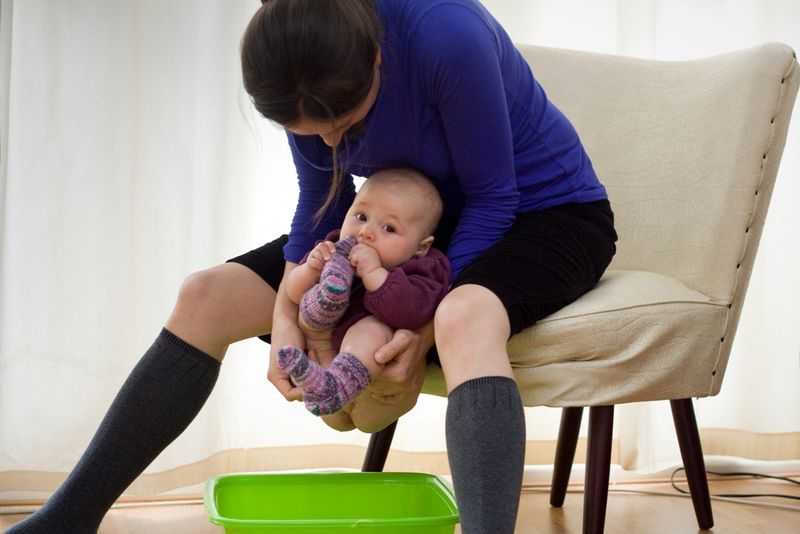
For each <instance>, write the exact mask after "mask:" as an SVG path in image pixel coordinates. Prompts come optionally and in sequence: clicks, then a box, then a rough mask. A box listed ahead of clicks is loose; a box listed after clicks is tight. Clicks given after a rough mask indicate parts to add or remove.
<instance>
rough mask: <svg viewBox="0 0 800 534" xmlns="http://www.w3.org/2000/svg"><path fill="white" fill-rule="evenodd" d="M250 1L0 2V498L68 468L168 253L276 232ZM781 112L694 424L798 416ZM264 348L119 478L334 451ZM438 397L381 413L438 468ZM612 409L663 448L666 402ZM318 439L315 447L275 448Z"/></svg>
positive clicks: (538, 13) (659, 35) (755, 13)
mask: <svg viewBox="0 0 800 534" xmlns="http://www.w3.org/2000/svg"><path fill="white" fill-rule="evenodd" d="M485 3H486V5H487V7H488V8H489V9H490V10H491V11H492V12H493V13H495V14H496V16H497V17H498V18H499V19H500V20H501V21H502V22H503V23H504V24H505V25H506V27H507V29H508V31H509V33H510V34H511V36H512V37H513V38H514V39H515V40H516V41H519V42H527V43H534V44H539V45H546V46H558V47H566V48H576V49H585V50H593V51H601V52H607V53H618V54H625V55H634V56H640V57H649V58H658V59H688V58H695V57H702V56H706V55H710V54H716V53H721V52H726V51H730V50H735V49H739V48H744V47H747V46H750V45H754V44H757V43H761V42H764V41H783V42H786V43H788V44H789V45H791V46H793V47H794V48H795V49H800V29H798V25H797V23H796V21H798V20H800V3H798V2H794V1H791V0H786V1H778V0H768V1H765V0H751V1H744V0H735V1H734V0H731V1H722V0H716V1H712V0H707V1H703V2H696V1H689V0H681V1H676V0H673V1H656V0H649V1H648V0H641V1H639V0H618V1H613V0H605V1H599V0H583V1H577V0H571V1H559V2H557V1H554V0H549V1H548V0H539V1H534V0H528V1H526V2H517V1H512V0H486V2H485ZM258 4H259V2H258V1H257V0H235V1H231V0H203V1H198V0H170V1H168V2H162V1H156V0H147V1H135V2H134V1H122V0H74V1H71V2H48V1H46V0H21V1H20V0H18V1H16V2H13V1H10V0H0V6H1V7H2V12H0V28H1V30H2V35H0V47H2V48H1V49H0V90H1V91H2V92H0V149H1V151H0V158H1V159H0V172H2V174H0V215H1V217H0V221H2V222H0V232H2V233H1V234H0V236H1V237H0V259H2V263H1V264H0V500H2V499H3V497H8V496H17V495H19V494H20V493H21V492H24V491H47V490H49V489H52V487H54V485H55V484H57V482H58V480H59V479H60V478H63V475H64V473H65V472H67V471H68V470H69V469H70V468H71V467H72V466H73V465H74V463H75V461H76V460H77V458H78V457H79V455H80V454H81V452H82V451H83V449H84V448H85V446H86V444H87V443H88V441H89V439H90V438H91V435H92V434H93V432H94V430H95V428H96V426H97V424H98V422H99V421H100V419H101V417H102V415H103V413H104V412H105V410H106V408H107V406H108V405H109V403H110V402H111V400H112V398H113V396H114V395H115V393H116V391H117V390H118V389H119V386H120V385H121V384H122V382H123V381H124V379H125V377H126V376H127V374H128V372H129V371H130V369H131V368H132V367H133V365H134V364H135V362H136V361H137V360H138V358H139V357H140V355H141V354H142V353H143V352H144V351H145V350H146V349H147V347H148V346H149V344H150V343H151V342H152V340H153V339H154V338H155V336H156V334H157V333H158V331H159V329H160V328H161V326H162V325H163V322H164V320H165V319H166V317H167V315H168V313H169V311H170V309H171V306H172V304H173V303H174V299H175V296H176V293H177V290H178V288H179V286H180V283H181V281H182V280H183V279H184V277H185V276H186V275H187V274H189V273H190V272H192V271H194V270H198V269H202V268H204V267H208V266H211V265H214V264H217V263H219V262H222V261H224V260H226V259H227V258H229V257H232V256H234V255H237V254H239V253H241V252H244V251H246V250H249V249H250V248H253V247H256V246H258V245H260V244H262V243H263V242H265V241H267V240H269V239H271V238H273V237H274V236H276V235H278V234H280V233H282V232H284V231H286V229H287V227H288V223H287V222H288V220H289V218H290V216H291V212H292V208H293V204H294V201H295V195H296V192H295V189H296V185H295V178H294V172H293V169H292V164H291V159H290V157H289V154H288V150H287V148H286V146H285V139H284V136H283V134H282V133H281V132H280V131H279V130H278V129H276V128H274V127H272V126H270V125H269V124H265V121H263V120H260V119H259V118H258V117H257V116H256V114H255V112H254V111H253V110H252V108H251V106H250V103H249V101H248V99H247V97H246V95H245V94H244V91H243V89H242V87H241V81H240V72H239V64H238V56H237V50H238V44H239V39H240V37H241V34H242V32H243V30H244V28H245V26H246V24H247V21H248V20H249V17H250V16H251V15H252V13H253V12H254V11H255V10H256V9H257V7H258ZM798 121H800V117H798V114H797V113H796V114H795V121H794V124H793V126H792V129H791V131H790V133H789V139H788V142H787V146H786V150H785V153H784V158H783V163H782V167H781V173H780V176H779V178H778V184H777V186H776V189H775V196H774V200H773V203H772V207H771V210H770V214H769V216H768V220H767V225H766V229H765V232H764V236H763V240H762V245H761V252H760V257H759V259H758V261H757V264H756V270H755V272H754V274H753V279H752V282H751V286H750V295H749V297H748V301H747V304H746V306H745V309H744V312H743V315H742V320H741V326H740V329H739V334H738V336H737V339H736V342H735V345H734V348H733V354H732V357H731V363H730V366H729V369H728V373H727V376H726V379H725V384H724V385H723V389H722V394H721V395H719V396H718V397H715V398H710V399H702V400H700V401H699V402H697V403H696V408H697V412H698V420H699V424H700V426H701V427H703V428H704V429H733V430H739V431H745V432H747V433H750V434H757V435H762V434H772V433H784V434H786V433H794V434H793V435H794V436H795V437H796V436H797V433H798V432H800V393H798V392H800V388H798V382H800V369H798V353H800V328H797V326H798V324H797V317H798V314H797V313H796V312H795V311H794V310H793V305H794V304H795V303H796V302H797V301H798V300H800V251H799V250H798V246H797V238H796V229H797V228H798V227H800V212H798V211H797V210H796V199H797V198H800V195H799V194H798V193H800V191H798V188H800V181H798V180H797V178H798V173H800V133H798V132H800V124H798ZM266 369H267V346H266V345H265V344H264V343H262V342H260V341H257V340H251V341H247V342H243V343H239V344H236V345H234V346H233V347H232V348H231V350H230V351H229V354H228V357H227V358H226V361H225V364H224V365H223V369H222V373H221V376H220V379H219V382H218V385H217V388H216V389H215V391H214V393H213V394H212V396H211V399H210V400H209V402H208V404H207V405H206V407H205V408H204V409H203V411H202V412H201V414H200V416H199V417H198V418H197V420H196V421H195V422H194V423H193V424H192V425H191V426H190V427H189V429H188V430H187V431H186V432H185V433H184V434H183V435H182V436H181V437H180V438H179V439H178V440H177V441H176V442H175V443H174V444H173V445H171V446H170V447H169V448H168V449H167V450H166V451H165V452H164V453H163V454H162V455H161V456H160V457H159V458H158V459H157V460H156V462H155V463H154V464H153V465H152V466H151V467H150V468H149V469H148V470H147V473H148V474H158V473H171V472H172V473H174V472H179V473H181V475H180V476H175V477H171V478H169V481H168V482H166V483H160V484H153V485H146V484H144V485H141V486H140V488H139V490H140V491H141V492H149V491H161V490H163V489H166V488H171V487H178V486H186V485H189V484H193V483H196V482H199V481H200V480H202V479H203V478H204V477H205V476H207V471H203V470H202V469H201V470H192V469H191V468H190V467H191V466H196V465H198V463H200V462H203V461H207V460H208V459H209V458H214V459H215V461H214V462H213V465H212V467H211V469H212V470H224V469H232V468H241V467H244V468H247V469H252V470H256V469H259V468H264V467H266V468H275V467H276V466H279V467H280V466H282V467H303V466H323V465H324V466H329V467H336V466H338V465H340V464H341V463H347V464H348V465H350V464H352V462H353V460H352V458H353V457H354V455H355V456H357V455H359V454H361V450H360V449H358V448H354V447H353V446H361V445H364V444H365V443H366V436H364V435H362V434H359V433H357V432H351V433H344V434H340V433H336V432H334V431H331V430H328V429H327V427H325V426H324V425H322V424H321V423H320V422H319V421H317V420H315V419H314V418H313V417H311V416H309V415H307V414H306V413H305V412H304V409H303V407H302V406H301V405H300V404H299V403H291V404H289V403H286V402H284V401H283V400H282V398H281V397H280V396H279V395H278V394H277V392H276V391H275V390H274V389H273V388H272V386H271V385H269V383H268V382H267V380H266ZM444 406H445V404H444V400H443V399H439V398H431V397H423V398H422V399H421V400H420V403H419V404H418V406H417V408H415V409H414V410H413V411H412V412H411V413H410V414H409V415H408V416H406V417H404V418H403V419H402V421H401V423H400V425H399V428H398V433H397V436H396V438H395V445H394V448H395V449H396V450H398V451H410V454H409V455H408V456H407V458H408V464H405V465H410V466H414V465H425V466H430V465H434V466H440V465H441V466H443V467H442V469H443V470H446V463H445V464H442V463H441V462H440V463H435V462H434V463H427V464H426V463H425V461H427V460H426V458H429V457H430V455H427V456H426V453H430V452H433V453H441V451H443V450H444V431H443V428H444ZM558 417H559V413H558V411H557V410H550V409H544V408H541V409H529V410H528V438H529V440H530V441H531V442H532V443H538V442H540V441H541V442H543V443H551V442H552V440H553V439H555V436H556V433H557V425H558ZM617 421H618V424H617V430H616V437H617V440H618V448H619V460H620V461H621V462H622V463H623V464H624V465H626V467H628V468H639V469H643V470H650V471H652V470H657V469H660V468H663V467H665V466H669V465H675V464H677V463H678V462H679V457H678V452H677V446H676V444H675V442H674V438H673V437H672V436H673V432H672V430H671V422H670V420H669V414H668V405H667V404H666V403H658V404H653V405H645V406H640V407H628V406H626V407H620V408H619V409H618V416H617ZM319 444H326V445H330V447H329V448H327V449H324V450H325V451H328V452H329V453H330V451H338V452H336V454H334V453H330V455H327V456H324V457H320V454H319V452H318V449H315V448H314V447H310V448H306V447H299V446H311V445H319ZM277 447H285V449H276V448H277ZM354 450H355V451H356V452H355V453H353V451H354ZM275 451H282V452H281V453H280V454H278V453H277V452H275ZM298 451H299V452H298ZM304 451H305V452H304ZM314 451H317V452H314ZM338 453H341V456H337V454H338ZM304 454H305V456H304ZM280 455H283V456H282V457H284V458H289V457H291V460H286V461H284V462H283V463H281V460H279V459H276V457H277V456H280ZM292 455H294V456H292ZM441 456H442V455H441V454H438V456H437V458H439V459H441ZM529 456H530V457H531V458H534V459H533V460H531V461H532V463H537V462H538V461H539V460H537V459H535V458H536V456H535V454H533V451H532V447H530V446H529ZM342 458H347V460H341V459H342ZM782 459H784V460H786V459H787V458H782ZM788 459H789V460H796V461H800V454H796V453H795V455H794V456H791V457H790V458H788ZM545 461H547V460H545ZM415 462H416V463H415ZM182 466H183V467H182ZM186 466H189V467H186ZM181 469H183V470H181ZM434 469H437V470H438V467H434ZM45 475H48V476H49V478H48V476H45ZM162 482H163V481H162Z"/></svg>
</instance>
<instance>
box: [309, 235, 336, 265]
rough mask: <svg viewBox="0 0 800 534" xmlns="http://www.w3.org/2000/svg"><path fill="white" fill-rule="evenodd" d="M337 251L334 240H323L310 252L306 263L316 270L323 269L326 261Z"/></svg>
mask: <svg viewBox="0 0 800 534" xmlns="http://www.w3.org/2000/svg"><path fill="white" fill-rule="evenodd" d="M335 253H336V245H335V244H334V243H333V241H322V242H321V243H320V244H318V245H317V246H316V247H314V250H312V251H311V252H310V253H309V254H308V258H307V259H306V265H308V267H309V268H311V269H314V270H316V271H322V268H323V267H324V266H325V262H327V261H328V260H329V259H331V258H332V257H333V255H334V254H335Z"/></svg>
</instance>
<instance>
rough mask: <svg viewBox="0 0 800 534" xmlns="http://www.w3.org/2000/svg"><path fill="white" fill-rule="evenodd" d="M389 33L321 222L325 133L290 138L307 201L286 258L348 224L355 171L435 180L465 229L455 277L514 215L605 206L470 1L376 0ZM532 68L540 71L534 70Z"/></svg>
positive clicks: (575, 140)
mask: <svg viewBox="0 0 800 534" xmlns="http://www.w3.org/2000/svg"><path fill="white" fill-rule="evenodd" d="M376 4H377V7H378V12H379V15H380V18H381V20H382V22H383V24H384V27H385V37H384V41H383V43H382V45H381V56H382V64H381V66H380V76H381V81H380V88H379V91H378V95H377V99H376V101H375V104H374V105H373V107H372V109H371V110H370V112H369V114H368V115H367V117H366V119H365V121H364V123H363V127H362V128H359V131H358V132H354V133H352V134H351V133H348V135H347V136H346V138H345V139H344V141H343V143H341V144H340V146H339V158H340V160H341V161H342V162H343V168H344V169H345V171H346V173H347V174H346V176H345V183H344V187H343V189H342V192H341V195H340V196H339V197H338V199H337V200H336V201H335V202H334V203H333V204H332V205H331V206H330V208H329V209H328V210H327V212H326V213H325V215H324V216H323V217H322V219H321V220H320V221H319V224H316V225H315V223H314V218H313V214H314V213H315V212H316V211H317V209H318V208H319V207H320V206H321V205H322V202H323V200H324V198H325V197H326V195H327V192H328V189H329V188H330V183H331V169H332V152H331V149H330V148H329V147H328V146H326V145H325V144H324V143H323V141H322V139H321V138H319V137H318V136H299V135H295V134H291V133H290V134H288V137H289V145H290V148H291V150H292V155H293V158H294V162H295V165H296V167H297V173H298V181H299V186H300V194H299V198H298V205H297V209H296V211H295V215H294V219H293V221H292V227H291V232H290V236H289V242H288V244H287V245H286V247H285V249H284V255H285V257H286V259H287V260H289V261H293V262H297V261H299V260H300V259H301V258H302V257H303V255H304V254H305V253H306V252H307V251H308V250H310V249H311V248H312V247H313V245H314V243H315V242H316V241H317V240H319V239H321V238H322V237H323V236H324V235H325V234H327V233H328V232H329V231H331V230H332V229H334V228H338V227H340V226H341V224H342V220H343V218H344V215H345V213H346V211H347V208H348V207H349V205H350V203H351V202H352V200H353V197H354V195H355V188H354V185H353V180H352V175H356V176H369V175H370V174H372V173H374V172H375V171H377V170H379V169H382V168H387V167H395V166H407V167H413V168H415V169H417V170H419V171H421V172H423V173H424V174H426V175H427V176H428V177H429V178H430V179H431V180H433V182H434V183H435V185H436V187H437V189H438V190H439V192H440V194H441V196H442V200H443V202H444V210H445V213H447V214H458V217H459V218H458V224H457V226H456V229H455V232H454V234H453V237H452V239H451V242H450V246H449V248H448V250H447V256H448V258H449V259H450V262H451V266H452V274H453V277H455V276H457V275H458V273H459V272H460V271H461V270H462V269H463V268H464V267H465V266H466V265H468V264H469V263H470V262H471V261H472V260H473V259H474V258H475V257H476V256H477V255H478V254H479V253H480V252H481V251H483V250H485V249H486V248H488V247H489V246H491V245H492V244H494V243H496V242H497V241H498V240H499V239H501V238H502V237H503V235H504V233H505V232H506V231H507V230H508V228H509V227H510V226H511V225H512V223H513V222H514V219H515V216H516V214H517V213H523V212H528V211H534V210H541V209H544V208H548V207H552V206H557V205H560V204H564V203H569V202H579V203H580V202H591V201H595V200H601V199H604V198H606V196H607V195H606V191H605V188H604V187H603V186H602V184H601V183H600V182H599V180H598V178H597V175H596V174H595V172H594V170H593V168H592V165H591V162H590V161H589V157H588V156H587V154H586V152H585V150H584V148H583V146H582V145H581V142H580V139H579V137H578V134H577V133H576V132H575V129H574V128H573V127H572V125H571V124H570V123H569V121H568V120H567V119H566V117H564V115H563V114H562V113H561V112H560V111H559V110H558V109H557V108H556V107H555V106H554V105H553V104H552V103H551V102H550V101H549V100H548V98H547V96H546V94H545V91H544V90H543V89H542V87H541V86H540V85H539V83H538V82H537V81H536V80H535V79H534V77H533V73H532V72H531V68H530V67H529V65H528V64H527V63H526V61H525V60H524V59H523V58H522V56H521V55H520V53H519V52H518V51H517V50H516V48H515V47H514V45H513V43H512V42H511V39H510V38H509V36H508V35H507V34H506V32H505V31H504V30H503V28H502V27H501V26H500V24H499V23H498V22H497V21H496V20H495V19H494V18H493V17H492V16H491V14H489V12H488V11H486V9H485V8H484V7H483V6H482V5H481V4H480V3H479V2H477V1H475V0H377V2H376ZM534 68H535V65H534Z"/></svg>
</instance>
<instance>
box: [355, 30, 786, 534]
mask: <svg viewBox="0 0 800 534" xmlns="http://www.w3.org/2000/svg"><path fill="white" fill-rule="evenodd" d="M521 50H522V52H523V54H524V55H525V57H526V58H527V59H528V61H529V63H530V64H531V66H532V68H533V71H534V74H535V76H536V77H537V78H538V80H539V81H540V82H541V84H542V85H543V86H544V88H545V90H546V91H547V93H548V95H549V97H550V98H551V99H552V100H553V102H554V103H555V104H556V105H557V106H558V107H559V108H560V109H561V110H562V111H563V112H564V113H565V114H566V115H567V117H569V118H570V119H571V120H572V122H573V123H574V125H575V127H576V128H577V130H578V132H579V133H580V135H581V138H582V139H583V141H584V143H585V145H586V149H587V151H588V152H589V155H590V156H591V157H592V160H593V163H594V166H595V168H596V170H597V172H598V174H599V176H600V178H601V180H602V181H603V182H604V183H605V185H606V186H607V188H608V191H609V195H610V198H611V203H612V207H613V209H614V212H615V215H616V221H617V230H618V233H619V236H620V239H619V242H618V244H617V245H618V252H617V255H616V257H615V259H614V261H613V262H612V264H611V266H610V268H609V270H608V272H607V273H606V275H605V276H604V277H603V278H602V279H601V280H600V283H599V284H598V285H597V287H596V288H595V289H593V290H592V291H590V292H589V293H587V294H586V295H585V296H583V297H582V298H580V299H579V300H578V301H576V302H574V303H573V304H571V305H569V306H567V307H566V308H564V309H562V310H561V311H559V312H557V313H555V314H553V315H551V316H549V317H547V318H545V319H544V320H542V321H540V322H539V323H537V324H536V325H534V326H533V327H531V328H529V329H527V330H525V331H523V332H521V333H520V334H518V335H516V336H514V337H513V338H512V339H511V340H510V341H509V343H508V351H509V356H510V359H511V363H512V365H513V367H514V371H515V374H516V378H517V382H518V384H519V389H520V392H521V394H522V398H523V401H524V403H525V404H526V405H527V406H542V405H544V406H555V407H563V408H565V409H564V411H563V415H562V422H561V430H560V433H559V442H558V451H557V454H556V459H555V470H554V477H553V486H552V488H551V503H552V504H553V506H561V504H562V503H563V501H564V494H565V492H566V485H567V482H568V479H569V473H570V469H571V466H572V460H573V456H574V453H575V447H576V443H577V439H578V430H579V427H580V420H581V414H582V410H583V407H590V411H589V414H590V415H589V417H590V419H589V441H588V455H587V472H586V491H585V497H584V532H602V531H603V524H604V521H605V510H606V500H607V491H608V478H609V462H610V451H611V430H612V423H613V413H614V405H615V404H620V403H628V402H638V401H655V400H670V401H671V404H672V411H673V416H674V420H675V426H676V431H677V435H678V441H679V444H680V449H681V455H682V457H683V461H684V465H685V467H686V470H687V477H688V481H689V486H690V489H691V493H692V500H693V504H694V507H695V513H696V515H697V520H698V524H699V526H700V528H703V529H707V528H710V527H711V526H712V525H713V518H712V513H711V504H710V500H709V495H708V485H707V481H706V475H705V467H704V463H703V455H702V450H701V447H700V440H699V435H698V431H697V424H696V422H695V418H694V410H693V407H692V401H691V398H692V397H705V396H709V395H715V394H717V393H718V392H719V390H720V386H721V384H722V378H723V376H724V374H725V367H726V365H727V361H728V355H729V354H730V348H731V344H732V342H733V338H734V335H735V333H736V326H737V323H738V320H739V315H740V313H741V309H742V303H743V301H744V296H745V292H746V291H747V285H748V280H749V278H750V273H751V269H752V267H753V262H754V259H755V254H756V250H757V248H758V242H759V238H760V236H761V230H762V227H763V223H764V218H765V215H766V213H767V207H768V205H769V200H770V195H771V193H772V189H773V185H774V183H775V176H776V174H777V170H778V164H779V162H780V159H781V154H782V151H783V146H784V142H785V139H786V132H787V129H788V125H789V119H790V116H791V110H792V106H793V104H794V100H795V96H796V94H797V90H798V82H800V74H799V73H798V64H797V61H796V57H795V55H794V53H793V52H792V50H791V49H790V48H788V47H787V46H785V45H781V44H775V43H773V44H766V45H763V46H758V47H755V48H751V49H748V50H743V51H739V52H733V53H729V54H724V55H720V56H715V57H710V58H706V59H700V60H695V61H685V62H660V61H652V60H641V59H631V58H625V57H616V56H608V55H600V54H593V53H586V52H575V51H567V50H555V49H547V48H540V47H535V46H522V47H521ZM424 391H425V392H427V393H432V394H436V395H445V394H446V391H445V387H444V378H443V376H442V372H441V369H439V368H438V367H433V366H432V367H431V368H430V369H429V372H428V376H427V380H426V383H425V387H424ZM393 431H394V428H393V427H390V428H388V429H386V430H384V431H383V432H382V433H379V434H376V435H373V439H372V441H371V446H370V450H369V451H368V454H367V459H366V461H365V466H364V468H365V470H380V469H382V466H383V462H384V460H385V458H386V454H387V453H388V448H389V443H390V442H391V435H392V433H393Z"/></svg>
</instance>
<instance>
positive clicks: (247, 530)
mask: <svg viewBox="0 0 800 534" xmlns="http://www.w3.org/2000/svg"><path fill="white" fill-rule="evenodd" d="M204 501H205V506H206V510H207V511H208V516H209V519H210V520H211V522H212V523H215V524H217V525H222V526H223V527H225V532H226V533H228V534H237V533H244V534H255V533H257V532H269V533H273V534H274V533H277V532H290V533H292V534H300V533H304V532H308V533H314V534H322V533H328V532H330V533H332V534H333V533H337V532H351V531H352V530H353V529H367V530H369V531H370V532H374V533H375V534H411V533H419V534H452V533H453V532H454V531H455V525H456V523H458V510H457V509H456V504H455V498H454V497H453V493H452V492H451V491H450V489H449V488H448V487H447V486H446V485H445V484H444V482H443V481H442V480H441V479H439V478H438V477H437V476H435V475H430V474H426V473H240V474H230V475H220V476H217V477H214V478H211V479H209V480H208V482H206V487H205V495H204Z"/></svg>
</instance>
